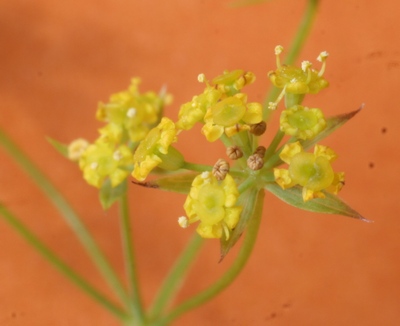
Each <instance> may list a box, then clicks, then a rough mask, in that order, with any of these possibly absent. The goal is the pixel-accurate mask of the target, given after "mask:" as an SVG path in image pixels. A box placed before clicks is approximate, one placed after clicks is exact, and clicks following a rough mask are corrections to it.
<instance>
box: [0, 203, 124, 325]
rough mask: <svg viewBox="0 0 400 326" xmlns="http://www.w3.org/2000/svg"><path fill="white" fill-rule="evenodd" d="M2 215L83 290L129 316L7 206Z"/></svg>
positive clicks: (121, 316)
mask: <svg viewBox="0 0 400 326" xmlns="http://www.w3.org/2000/svg"><path fill="white" fill-rule="evenodd" d="M0 215H2V216H3V217H4V219H5V221H6V222H7V223H8V224H9V225H10V226H11V227H12V228H13V229H14V230H15V231H17V233H18V234H19V235H20V236H21V237H22V238H24V239H25V240H26V241H27V242H28V243H29V244H30V245H31V246H32V247H34V248H35V249H36V251H37V252H39V253H40V254H41V255H42V256H43V257H44V258H45V259H46V260H47V261H48V262H49V263H50V264H51V265H53V266H54V267H55V268H57V269H58V270H59V271H60V272H61V273H62V274H63V275H64V276H65V277H67V278H68V279H69V280H70V281H71V282H73V283H75V285H77V286H78V287H79V288H80V289H81V290H82V291H83V292H85V293H86V294H87V295H88V296H89V297H91V298H92V299H93V300H94V301H96V302H98V303H99V304H100V305H102V306H103V307H104V308H105V309H107V310H108V311H109V312H111V313H112V314H113V315H114V316H116V317H117V318H118V319H120V320H123V321H126V320H127V319H128V318H129V315H127V314H126V313H125V312H124V311H123V310H122V309H121V308H120V307H118V306H117V305H116V304H114V303H113V302H111V301H110V300H109V299H108V298H106V297H105V296H104V295H103V294H102V293H100V292H99V291H98V290H96V289H95V288H94V287H93V286H92V285H90V284H89V283H88V282H87V281H86V280H85V279H84V278H82V276H80V275H79V274H77V273H76V272H75V271H74V270H73V269H72V268H71V267H69V266H68V265H67V264H66V263H65V262H63V261H62V260H61V259H60V258H59V257H58V256H57V255H56V254H55V253H54V252H53V251H51V250H50V249H49V248H48V247H47V246H46V245H45V244H44V243H43V242H41V241H40V240H39V239H38V237H37V236H35V235H34V234H33V233H32V232H31V231H30V230H29V229H28V228H27V227H26V226H24V224H23V223H22V222H21V221H19V219H18V218H17V217H16V216H14V215H13V214H12V213H11V212H10V211H9V210H7V208H5V207H4V206H2V205H0Z"/></svg>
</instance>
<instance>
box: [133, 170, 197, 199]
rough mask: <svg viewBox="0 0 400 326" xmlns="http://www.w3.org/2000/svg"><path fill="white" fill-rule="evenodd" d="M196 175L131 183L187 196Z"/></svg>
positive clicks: (190, 174) (186, 174) (188, 174)
mask: <svg viewBox="0 0 400 326" xmlns="http://www.w3.org/2000/svg"><path fill="white" fill-rule="evenodd" d="M197 175H198V173H191V172H190V173H184V174H177V175H170V176H166V177H161V178H157V179H154V180H151V181H146V182H138V181H132V182H133V183H134V184H136V185H139V186H142V187H146V188H155V189H160V190H164V191H173V192H178V193H181V194H188V193H189V191H190V188H191V186H192V182H193V179H194V178H195V177H196V176H197Z"/></svg>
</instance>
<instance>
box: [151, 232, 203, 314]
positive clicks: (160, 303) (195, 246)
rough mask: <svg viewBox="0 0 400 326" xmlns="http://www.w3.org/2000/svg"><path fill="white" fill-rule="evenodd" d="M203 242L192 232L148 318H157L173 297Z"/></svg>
mask: <svg viewBox="0 0 400 326" xmlns="http://www.w3.org/2000/svg"><path fill="white" fill-rule="evenodd" d="M203 243H204V241H203V238H201V237H200V236H199V235H198V234H197V233H196V234H194V236H193V238H192V239H191V241H190V243H189V244H188V245H187V247H186V248H185V250H184V251H183V253H182V254H181V256H180V257H179V259H178V260H177V261H176V263H175V264H174V266H173V267H172V268H171V270H170V272H169V274H168V276H167V277H166V278H165V280H164V282H163V284H162V286H161V288H160V290H159V292H158V294H157V296H156V298H155V300H154V302H153V304H152V306H151V307H150V309H149V319H150V320H157V318H158V317H159V315H160V314H161V313H163V311H164V309H165V308H166V307H167V306H168V304H170V303H171V301H172V300H173V299H174V297H175V295H176V293H177V292H178V290H179V288H180V286H181V285H182V283H183V281H184V277H185V273H187V271H188V268H189V267H190V265H191V264H192V263H193V260H194V259H195V258H196V257H197V253H198V252H199V250H200V248H201V246H202V244H203Z"/></svg>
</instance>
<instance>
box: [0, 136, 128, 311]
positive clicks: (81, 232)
mask: <svg viewBox="0 0 400 326" xmlns="http://www.w3.org/2000/svg"><path fill="white" fill-rule="evenodd" d="M0 144H1V145H2V146H3V147H4V148H5V150H6V151H7V152H8V153H9V154H10V156H11V157H12V158H13V159H14V160H15V161H16V162H17V163H18V164H19V165H20V166H21V167H22V169H23V170H24V171H25V172H26V173H27V174H28V175H29V176H30V177H31V178H32V179H33V180H34V181H35V183H36V185H37V186H38V187H39V188H40V189H41V190H42V191H43V192H44V193H45V195H46V196H47V198H48V199H49V200H50V201H51V202H52V203H53V205H54V206H55V207H56V208H57V209H58V211H59V212H60V213H61V215H62V216H63V218H64V220H65V221H66V222H67V224H68V225H69V226H70V227H71V229H72V230H73V231H74V232H75V235H76V236H77V237H78V239H79V240H80V241H81V243H82V245H83V246H84V248H85V249H86V251H87V253H88V254H89V256H90V257H91V259H92V260H93V262H94V263H95V264H96V266H97V268H98V269H99V271H100V272H101V273H102V275H103V277H104V278H105V279H106V281H107V282H108V284H109V286H110V287H111V288H112V289H113V290H114V292H115V293H116V295H117V296H118V297H119V298H120V299H121V300H122V302H124V304H125V305H126V306H128V305H129V303H130V299H129V297H128V294H127V293H126V291H125V289H124V287H123V285H122V283H121V281H120V280H119V278H118V276H117V275H116V273H115V271H114V270H113V268H112V267H111V265H110V263H109V262H108V261H107V259H106V258H105V256H104V255H103V253H102V252H101V250H100V249H99V247H98V245H97V244H96V242H95V241H94V239H93V238H92V236H91V235H90V233H89V231H88V230H87V229H86V227H85V225H84V224H83V222H82V221H81V220H80V218H79V216H78V215H77V214H76V213H75V211H74V210H73V209H72V207H71V206H70V205H69V203H68V202H67V201H66V200H65V198H64V197H63V196H62V195H61V193H60V192H59V191H58V190H57V189H56V188H55V186H54V185H53V184H52V183H51V182H50V180H49V178H48V177H47V176H46V175H44V174H43V173H42V172H41V171H40V170H39V169H38V168H37V167H36V165H35V164H34V163H33V162H32V161H31V160H30V159H29V158H28V157H27V156H26V155H25V154H24V153H23V152H22V151H21V150H20V149H19V148H18V146H17V145H16V144H14V143H13V142H12V141H11V139H9V138H8V137H7V136H6V135H5V134H4V133H3V131H2V130H0Z"/></svg>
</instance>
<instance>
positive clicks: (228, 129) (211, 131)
mask: <svg viewBox="0 0 400 326" xmlns="http://www.w3.org/2000/svg"><path fill="white" fill-rule="evenodd" d="M246 102H247V96H246V95H245V94H243V93H238V94H236V95H235V96H231V97H228V98H226V99H224V100H222V101H219V102H218V103H217V104H215V105H213V106H211V107H210V108H209V109H208V110H207V113H206V115H205V116H204V121H205V122H206V124H205V125H204V126H203V128H202V133H203V134H204V135H205V136H206V138H207V140H208V141H210V142H213V141H216V140H217V139H218V138H220V137H221V136H222V134H223V133H224V132H225V134H226V135H227V136H228V137H231V136H233V135H234V134H236V133H238V132H240V131H243V130H250V125H252V124H256V123H260V122H261V121H262V106H261V104H259V103H246Z"/></svg>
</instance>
